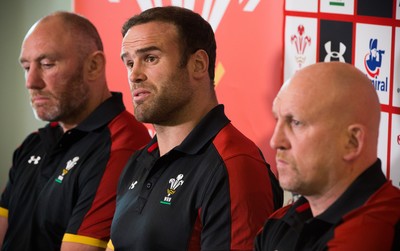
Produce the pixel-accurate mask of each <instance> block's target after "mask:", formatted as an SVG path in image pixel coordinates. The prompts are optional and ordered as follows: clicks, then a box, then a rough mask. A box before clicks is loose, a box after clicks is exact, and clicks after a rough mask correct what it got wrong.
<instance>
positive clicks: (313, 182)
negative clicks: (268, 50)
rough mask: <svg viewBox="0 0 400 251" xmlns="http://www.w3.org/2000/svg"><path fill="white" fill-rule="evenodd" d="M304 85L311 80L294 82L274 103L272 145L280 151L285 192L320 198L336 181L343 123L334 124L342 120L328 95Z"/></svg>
mask: <svg viewBox="0 0 400 251" xmlns="http://www.w3.org/2000/svg"><path fill="white" fill-rule="evenodd" d="M302 81H309V79H307V78H296V79H293V80H292V82H291V84H289V85H286V86H284V87H283V88H282V89H281V91H280V92H279V94H278V96H277V97H276V99H275V100H274V103H273V113H274V115H275V117H276V126H275V130H274V133H273V135H272V138H271V141H270V144H271V147H272V148H274V149H276V150H277V154H276V162H277V170H278V175H279V182H280V184H281V186H282V188H284V189H285V190H288V191H292V192H296V193H300V194H302V195H318V194H319V193H323V192H325V191H324V188H325V187H326V186H329V185H330V183H331V182H333V180H334V177H333V174H334V168H335V166H336V165H337V164H338V162H339V161H340V150H339V147H340V145H339V144H340V139H341V137H342V136H341V134H340V132H341V130H340V125H339V124H340V123H338V124H335V123H336V122H338V120H339V119H338V116H336V115H337V114H335V113H336V110H335V109H330V103H329V102H330V100H331V97H329V94H325V93H324V91H321V90H324V89H323V88H319V87H317V88H314V87H316V86H314V87H313V86H312V85H310V84H305V83H302ZM314 83H315V82H314ZM318 84H323V83H318ZM326 91H327V92H329V90H326ZM337 125H339V126H337Z"/></svg>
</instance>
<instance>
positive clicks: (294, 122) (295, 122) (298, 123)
mask: <svg viewBox="0 0 400 251" xmlns="http://www.w3.org/2000/svg"><path fill="white" fill-rule="evenodd" d="M291 122H292V125H294V126H299V125H301V122H300V121H298V120H295V119H292V121H291Z"/></svg>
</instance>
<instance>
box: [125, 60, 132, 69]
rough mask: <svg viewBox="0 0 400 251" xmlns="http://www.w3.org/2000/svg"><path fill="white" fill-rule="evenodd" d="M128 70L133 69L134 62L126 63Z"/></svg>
mask: <svg viewBox="0 0 400 251" xmlns="http://www.w3.org/2000/svg"><path fill="white" fill-rule="evenodd" d="M125 65H126V67H127V68H132V67H133V62H132V61H128V62H126V63H125Z"/></svg>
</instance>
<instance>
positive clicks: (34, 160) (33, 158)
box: [28, 155, 41, 165]
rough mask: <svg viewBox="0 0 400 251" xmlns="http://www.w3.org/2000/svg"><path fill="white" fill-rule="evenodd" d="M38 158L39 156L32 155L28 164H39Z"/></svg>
mask: <svg viewBox="0 0 400 251" xmlns="http://www.w3.org/2000/svg"><path fill="white" fill-rule="evenodd" d="M40 159H41V157H40V156H35V155H32V156H31V158H30V159H29V160H28V164H32V163H33V164H34V165H37V164H39V161H40Z"/></svg>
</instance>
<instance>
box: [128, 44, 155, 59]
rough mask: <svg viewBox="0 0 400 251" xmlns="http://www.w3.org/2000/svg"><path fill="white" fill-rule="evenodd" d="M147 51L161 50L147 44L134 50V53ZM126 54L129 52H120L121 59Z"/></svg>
mask: <svg viewBox="0 0 400 251" xmlns="http://www.w3.org/2000/svg"><path fill="white" fill-rule="evenodd" d="M149 51H161V50H160V48H158V47H157V46H149V47H145V48H140V49H137V50H136V51H135V54H138V55H140V54H144V53H146V52H149ZM128 54H129V53H128V52H124V53H122V54H121V59H122V60H123V59H124V58H125V57H126V56H127V55H128Z"/></svg>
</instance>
